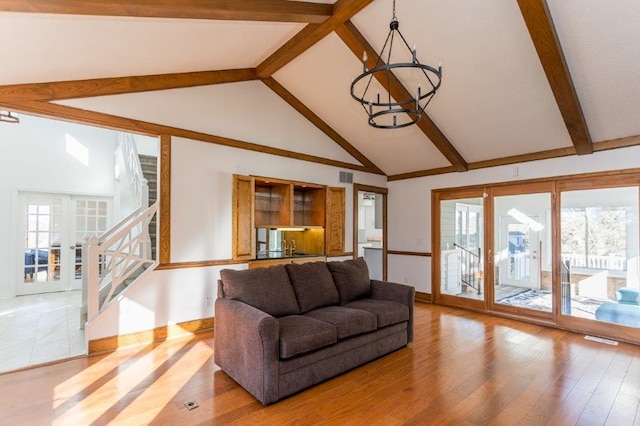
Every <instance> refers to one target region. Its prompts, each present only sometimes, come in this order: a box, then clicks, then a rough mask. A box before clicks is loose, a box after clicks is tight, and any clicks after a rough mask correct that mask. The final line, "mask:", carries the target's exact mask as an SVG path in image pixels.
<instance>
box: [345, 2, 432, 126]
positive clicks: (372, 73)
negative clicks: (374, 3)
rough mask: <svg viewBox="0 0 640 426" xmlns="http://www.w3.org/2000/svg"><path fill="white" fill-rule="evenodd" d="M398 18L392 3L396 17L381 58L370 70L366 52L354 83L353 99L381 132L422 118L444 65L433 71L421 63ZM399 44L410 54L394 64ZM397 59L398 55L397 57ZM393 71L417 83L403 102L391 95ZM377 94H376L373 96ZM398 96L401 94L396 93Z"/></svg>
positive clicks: (372, 124)
mask: <svg viewBox="0 0 640 426" xmlns="http://www.w3.org/2000/svg"><path fill="white" fill-rule="evenodd" d="M399 26H400V25H399V23H398V19H397V18H396V1H395V0H393V17H392V19H391V23H390V24H389V34H388V35H387V40H386V41H385V43H384V46H383V47H382V50H381V51H380V54H379V55H378V58H377V60H376V63H375V65H374V67H373V68H371V69H368V68H367V60H368V58H367V52H366V51H365V52H364V55H363V56H362V66H363V72H362V74H360V75H359V76H357V77H356V78H355V79H354V80H353V82H352V83H351V96H352V97H353V99H355V100H356V101H358V102H360V104H361V105H362V107H363V108H364V110H365V111H366V113H367V115H368V116H369V125H370V126H372V127H376V128H378V129H399V128H401V127H407V126H411V125H412V124H416V123H417V122H419V121H420V119H421V118H422V113H423V112H424V110H425V108H426V107H427V105H428V104H429V102H431V99H433V97H434V95H435V94H436V91H437V90H438V89H439V88H440V83H441V81H442V65H441V64H439V65H438V68H437V69H436V68H433V67H431V66H429V65H423V64H421V63H420V61H418V58H417V54H416V45H415V43H414V44H413V47H409V43H407V40H405V38H404V36H403V35H402V33H401V32H400V29H399ZM396 40H397V41H398V44H399V45H400V46H401V49H402V50H403V51H404V48H406V49H407V51H408V57H407V59H406V61H405V62H396V63H391V50H392V49H393V43H394V41H396ZM395 57H397V56H395ZM392 71H396V72H397V73H401V74H402V76H403V77H405V78H404V80H405V81H410V82H412V83H413V82H416V81H417V85H416V87H415V92H414V93H412V94H411V92H409V93H410V95H409V96H407V97H405V98H404V99H394V98H392V96H391V79H392V78H395V76H392ZM374 78H375V79H376V80H377V81H378V84H379V85H380V87H382V88H383V89H384V90H386V92H387V93H386V94H384V95H382V96H381V94H380V87H377V84H372V82H373V80H374ZM374 92H375V93H374ZM396 95H398V94H397V93H396Z"/></svg>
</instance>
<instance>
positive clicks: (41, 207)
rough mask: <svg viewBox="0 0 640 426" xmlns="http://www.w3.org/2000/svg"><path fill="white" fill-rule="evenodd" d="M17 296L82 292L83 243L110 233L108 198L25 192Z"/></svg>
mask: <svg viewBox="0 0 640 426" xmlns="http://www.w3.org/2000/svg"><path fill="white" fill-rule="evenodd" d="M18 199H19V209H18V215H19V217H18V243H17V244H16V245H15V246H16V247H17V250H18V253H20V255H19V256H18V258H19V259H20V261H19V262H18V271H17V276H18V279H17V285H16V294H17V295H19V296H20V295H28V294H37V293H49V292H56V291H65V290H80V289H81V288H82V273H83V271H82V244H83V243H84V242H85V241H87V240H88V239H89V238H91V237H94V236H99V235H101V234H103V233H104V232H106V231H107V230H108V229H109V226H110V224H111V223H110V222H111V213H110V211H111V201H110V200H109V199H108V198H105V197H91V196H76V195H67V194H54V193H31V192H21V193H20V194H19V196H18Z"/></svg>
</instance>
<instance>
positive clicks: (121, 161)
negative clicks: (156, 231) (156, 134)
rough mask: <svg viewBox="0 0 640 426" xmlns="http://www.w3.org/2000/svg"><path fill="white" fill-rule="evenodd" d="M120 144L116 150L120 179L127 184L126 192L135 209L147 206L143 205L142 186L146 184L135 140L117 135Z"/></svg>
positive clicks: (127, 135)
mask: <svg viewBox="0 0 640 426" xmlns="http://www.w3.org/2000/svg"><path fill="white" fill-rule="evenodd" d="M118 139H119V141H120V143H119V144H118V148H117V150H116V162H117V164H118V167H119V168H120V173H121V179H124V180H125V181H126V182H127V183H128V191H129V193H130V196H131V199H132V201H133V203H134V208H135V207H140V206H147V205H148V204H146V203H144V201H143V197H144V190H143V184H144V183H145V182H146V181H145V179H144V176H143V174H142V167H141V166H140V157H139V156H138V149H137V148H136V142H135V138H134V136H133V135H132V134H130V133H122V132H121V133H119V134H118Z"/></svg>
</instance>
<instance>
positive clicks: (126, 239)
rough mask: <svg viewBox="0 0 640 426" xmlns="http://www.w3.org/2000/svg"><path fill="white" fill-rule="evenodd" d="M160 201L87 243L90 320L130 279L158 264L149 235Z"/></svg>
mask: <svg viewBox="0 0 640 426" xmlns="http://www.w3.org/2000/svg"><path fill="white" fill-rule="evenodd" d="M158 204H159V203H158V202H156V203H154V204H153V205H152V206H150V207H149V208H147V209H144V210H143V209H142V208H140V209H138V210H136V211H135V212H133V213H132V214H131V215H130V216H128V217H127V218H125V219H124V220H123V221H121V222H120V223H119V224H118V225H116V226H115V227H114V228H112V229H111V231H109V232H108V233H106V234H104V235H103V236H102V237H100V238H97V237H94V238H92V239H91V240H89V241H88V242H86V243H85V247H84V253H86V269H85V270H86V271H87V273H86V274H83V278H85V279H86V280H87V283H86V289H87V321H91V320H92V319H94V318H96V317H97V316H98V314H99V313H100V312H101V311H103V310H104V309H105V307H106V306H108V305H109V303H111V302H112V301H113V300H114V299H115V298H116V297H117V296H118V295H119V294H121V293H122V291H123V290H124V289H126V287H127V285H128V280H130V279H134V278H141V277H142V276H143V275H145V274H146V273H147V272H149V271H152V270H153V269H154V268H155V267H156V266H157V265H158V261H157V260H155V259H153V256H152V251H151V240H150V237H149V224H150V222H151V220H152V219H153V217H154V216H155V215H156V214H157V212H158Z"/></svg>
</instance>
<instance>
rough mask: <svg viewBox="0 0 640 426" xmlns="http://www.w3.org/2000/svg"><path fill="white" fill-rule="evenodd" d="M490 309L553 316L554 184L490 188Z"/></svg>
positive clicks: (551, 317)
mask: <svg viewBox="0 0 640 426" xmlns="http://www.w3.org/2000/svg"><path fill="white" fill-rule="evenodd" d="M489 193H490V197H489V199H490V203H491V215H492V216H493V217H492V218H491V224H492V225H493V226H492V229H491V231H490V234H491V235H490V237H491V238H490V240H491V245H490V246H491V247H492V249H491V250H492V255H491V258H490V259H489V261H490V262H491V263H492V265H493V268H492V269H491V272H492V282H493V285H492V286H491V289H490V290H489V291H487V293H488V298H489V300H488V302H489V303H488V306H489V308H490V309H491V310H495V311H499V312H505V313H511V314H518V315H523V316H530V317H535V318H541V319H546V320H553V315H554V305H555V303H556V297H555V292H554V291H553V290H554V282H553V272H554V262H553V250H552V248H553V244H552V240H551V236H552V231H551V230H552V228H553V220H552V219H553V215H552V212H553V200H554V184H553V182H541V183H528V184H518V185H508V186H507V185H505V186H500V187H495V188H491V190H490V191H489Z"/></svg>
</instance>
